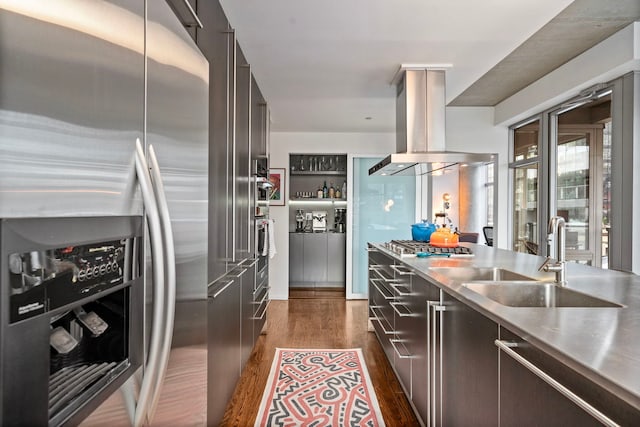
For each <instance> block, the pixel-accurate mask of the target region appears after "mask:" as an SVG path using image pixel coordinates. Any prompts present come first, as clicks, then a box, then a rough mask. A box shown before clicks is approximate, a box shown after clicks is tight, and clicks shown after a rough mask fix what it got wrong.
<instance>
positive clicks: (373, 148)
mask: <svg viewBox="0 0 640 427" xmlns="http://www.w3.org/2000/svg"><path fill="white" fill-rule="evenodd" d="M395 149H396V136H395V134H394V133H298V132H272V133H271V138H270V146H269V156H270V157H269V162H270V166H271V167H272V168H284V169H286V170H287V171H288V170H289V154H290V153H302V154H304V153H329V154H332V153H336V154H339V153H342V154H345V153H347V154H353V153H357V154H382V155H387V154H390V153H392V152H394V151H395ZM349 166H350V165H349ZM289 178H290V177H289V173H287V179H286V186H285V188H287V189H288V188H289ZM285 197H286V198H288V195H286V196H285ZM269 216H270V217H271V218H273V219H274V220H275V229H276V235H275V239H276V249H277V252H278V253H277V254H276V255H275V256H274V257H273V258H272V259H271V260H269V283H270V285H271V292H270V294H269V295H270V298H271V299H276V300H282V299H288V298H289V206H288V203H287V205H286V206H270V207H269Z"/></svg>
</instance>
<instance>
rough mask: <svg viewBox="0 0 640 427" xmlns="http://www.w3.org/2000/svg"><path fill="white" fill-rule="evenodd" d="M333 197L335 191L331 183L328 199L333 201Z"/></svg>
mask: <svg viewBox="0 0 640 427" xmlns="http://www.w3.org/2000/svg"><path fill="white" fill-rule="evenodd" d="M334 197H336V189H335V188H333V182H332V183H331V186H330V187H329V198H330V199H333V198H334Z"/></svg>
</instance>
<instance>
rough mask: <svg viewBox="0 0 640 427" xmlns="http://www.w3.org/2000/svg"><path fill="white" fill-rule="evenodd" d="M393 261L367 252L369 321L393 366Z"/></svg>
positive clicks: (379, 253) (377, 253)
mask: <svg viewBox="0 0 640 427" xmlns="http://www.w3.org/2000/svg"><path fill="white" fill-rule="evenodd" d="M392 265H393V259H391V258H389V257H387V256H386V255H384V254H383V253H381V252H377V251H376V250H371V251H370V252H369V265H368V269H369V320H370V321H371V323H372V324H373V329H374V332H375V334H376V336H377V337H378V341H379V342H380V345H381V346H382V349H383V350H384V353H385V354H386V356H387V359H389V363H390V364H391V366H393V362H394V353H395V350H394V348H393V345H392V344H391V340H392V339H395V337H394V333H395V329H394V328H395V319H394V316H393V309H392V308H391V303H392V302H393V301H394V300H395V291H394V289H393V287H392V286H391V283H392V282H393V277H394V276H393V270H392V269H391V266H392Z"/></svg>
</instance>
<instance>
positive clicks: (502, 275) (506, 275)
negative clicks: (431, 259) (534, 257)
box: [429, 267, 536, 282]
mask: <svg viewBox="0 0 640 427" xmlns="http://www.w3.org/2000/svg"><path fill="white" fill-rule="evenodd" d="M429 270H430V271H432V272H434V273H438V274H442V275H443V276H446V277H447V278H449V279H451V280H455V281H457V282H473V281H476V280H491V281H510V282H513V281H535V280H536V279H532V278H531V277H527V276H523V275H522V274H518V273H516V272H514V271H510V270H505V269H502V268H495V267H493V268H489V267H431V268H430V269H429Z"/></svg>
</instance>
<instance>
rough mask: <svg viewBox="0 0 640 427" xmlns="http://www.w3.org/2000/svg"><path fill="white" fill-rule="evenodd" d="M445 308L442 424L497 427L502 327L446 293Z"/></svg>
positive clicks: (442, 335) (440, 413)
mask: <svg viewBox="0 0 640 427" xmlns="http://www.w3.org/2000/svg"><path fill="white" fill-rule="evenodd" d="M442 308H443V311H442V312H441V319H440V321H441V322H442V328H441V329H440V331H441V338H440V343H441V346H442V372H441V373H440V378H441V381H442V388H441V390H442V394H441V396H440V399H438V400H440V401H441V409H440V410H439V411H438V412H437V414H438V418H439V419H440V420H441V422H440V423H439V424H440V425H447V426H449V425H450V426H458V425H476V426H496V425H498V353H497V351H496V347H495V345H494V341H495V340H496V339H497V338H498V325H497V323H495V322H493V321H492V320H490V319H488V318H486V317H485V316H483V315H481V314H480V313H478V312H477V311H475V310H473V309H472V308H470V307H469V306H467V305H466V304H463V303H462V302H460V301H459V300H457V299H456V298H454V297H452V296H450V295H449V294H447V293H446V292H442ZM503 425H514V424H508V423H507V424H503Z"/></svg>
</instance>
